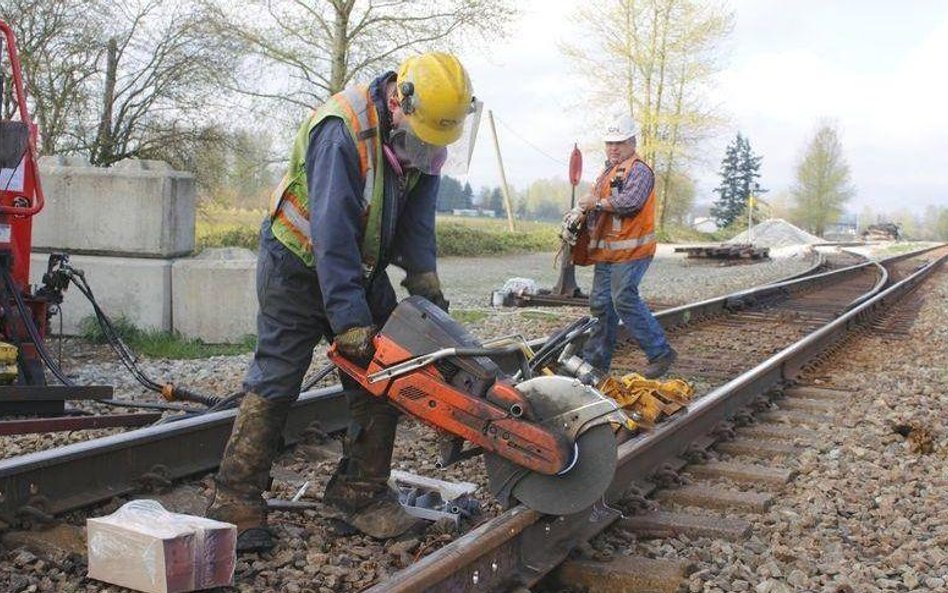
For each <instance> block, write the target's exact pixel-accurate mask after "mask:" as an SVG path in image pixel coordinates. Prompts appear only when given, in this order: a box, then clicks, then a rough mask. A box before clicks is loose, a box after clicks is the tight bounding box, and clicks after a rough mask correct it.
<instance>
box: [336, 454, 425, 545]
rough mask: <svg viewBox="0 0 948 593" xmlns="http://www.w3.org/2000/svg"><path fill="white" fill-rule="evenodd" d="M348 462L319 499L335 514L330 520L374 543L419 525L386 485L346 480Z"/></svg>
mask: <svg viewBox="0 0 948 593" xmlns="http://www.w3.org/2000/svg"><path fill="white" fill-rule="evenodd" d="M348 462H349V460H348V459H345V458H343V460H342V461H341V462H340V464H339V469H337V470H336V473H335V474H333V476H332V478H330V480H329V484H327V485H326V493H325V494H324V495H323V502H324V503H326V504H328V505H330V506H332V507H334V508H335V510H336V511H338V514H337V515H336V516H334V517H332V518H333V519H337V520H339V521H340V522H342V523H344V524H346V525H347V526H349V527H351V528H352V529H355V530H358V531H360V532H361V533H364V534H365V535H368V536H369V537H374V538H376V539H390V538H393V537H398V536H400V535H402V534H404V533H406V532H408V531H410V530H412V529H414V528H417V527H419V526H420V525H421V524H422V521H421V520H420V519H417V518H415V517H412V516H411V515H409V514H408V512H407V511H406V510H405V508H404V507H403V506H402V505H401V503H399V502H398V495H397V494H396V493H395V491H394V490H392V489H391V488H390V487H389V486H388V482H387V481H386V482H380V481H378V480H356V479H353V478H351V477H349V476H348V475H347V471H346V465H347V464H348Z"/></svg>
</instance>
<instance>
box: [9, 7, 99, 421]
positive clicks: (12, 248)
mask: <svg viewBox="0 0 948 593" xmlns="http://www.w3.org/2000/svg"><path fill="white" fill-rule="evenodd" d="M0 31H2V33H3V37H2V38H0V45H2V49H0V66H2V68H0V71H2V78H0V97H5V96H7V93H5V89H4V86H5V84H10V85H12V93H9V95H11V96H12V97H13V99H14V100H15V102H16V103H15V112H14V113H13V114H9V115H11V118H10V119H5V118H6V117H7V115H8V114H6V113H4V114H2V116H3V117H4V119H2V120H0V351H2V355H3V363H2V364H3V366H4V369H5V372H4V373H3V374H4V376H5V379H6V380H5V381H4V382H5V383H7V384H6V385H2V386H0V415H2V414H4V413H6V414H9V413H61V412H62V411H63V409H64V407H63V398H65V397H75V396H76V395H77V391H79V392H85V391H84V390H86V389H87V388H82V387H75V386H71V385H70V386H56V387H46V377H45V372H44V359H45V358H48V353H47V352H46V351H45V348H44V345H43V340H44V339H45V336H46V327H47V322H48V320H49V315H50V309H51V307H50V305H53V306H56V305H58V304H59V303H61V302H62V290H63V289H64V288H65V284H66V281H64V280H63V279H62V278H61V277H57V276H56V275H55V274H52V273H49V274H47V276H46V277H44V285H43V287H42V288H40V289H39V290H38V291H37V292H36V293H35V294H34V293H33V292H32V290H31V288H30V283H29V282H30V280H29V279H30V251H31V247H32V242H31V240H32V233H33V216H34V215H35V214H37V213H38V212H39V211H40V210H42V209H43V203H44V200H43V189H42V186H41V184H40V176H39V169H38V166H37V149H36V145H37V139H38V135H39V131H38V129H37V126H36V124H34V123H33V121H32V119H31V118H30V112H29V108H28V103H27V98H26V93H25V92H24V88H23V74H22V71H21V68H20V59H19V56H18V55H17V50H16V38H15V37H14V35H13V31H12V29H11V28H10V26H9V25H8V24H7V23H6V22H4V21H2V20H0ZM64 259H65V258H64V256H62V255H58V254H54V255H53V256H52V257H51V258H50V263H51V266H52V265H53V264H54V263H55V262H56V261H61V260H64ZM64 382H65V381H64ZM11 383H12V384H11ZM94 389H95V391H96V393H97V394H98V396H99V397H101V396H103V395H105V396H107V395H108V394H110V393H111V389H110V388H106V389H108V394H106V392H104V391H103V388H94ZM80 395H81V394H80ZM86 395H88V393H86Z"/></svg>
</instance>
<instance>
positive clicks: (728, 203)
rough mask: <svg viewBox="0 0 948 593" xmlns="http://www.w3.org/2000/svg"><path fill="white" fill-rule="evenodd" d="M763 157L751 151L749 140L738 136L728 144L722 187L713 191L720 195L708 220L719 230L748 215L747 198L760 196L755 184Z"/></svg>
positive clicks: (738, 134)
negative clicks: (710, 219)
mask: <svg viewBox="0 0 948 593" xmlns="http://www.w3.org/2000/svg"><path fill="white" fill-rule="evenodd" d="M762 160H763V157H762V156H759V155H755V154H754V152H753V150H751V146H750V141H748V139H747V138H745V137H744V136H742V135H741V133H740V132H738V133H737V137H736V138H735V139H734V141H733V142H731V143H730V144H728V146H727V151H726V152H725V154H724V160H722V161H721V173H720V175H721V185H720V186H718V187H716V188H715V189H714V191H715V192H716V193H717V194H718V195H719V196H720V197H719V198H718V199H717V200H716V201H715V202H714V205H713V206H712V207H711V217H712V218H714V221H715V222H716V223H717V225H718V226H719V227H726V226H728V225H729V224H731V223H732V222H734V221H735V220H736V219H737V218H738V217H740V216H741V215H742V214H745V213H746V212H747V200H748V198H750V196H751V195H752V194H753V195H755V196H756V195H758V194H760V193H763V192H764V191H766V190H764V189H762V188H761V187H760V184H759V183H757V179H758V178H759V177H760V163H761V161H762Z"/></svg>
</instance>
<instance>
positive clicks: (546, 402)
mask: <svg viewBox="0 0 948 593" xmlns="http://www.w3.org/2000/svg"><path fill="white" fill-rule="evenodd" d="M517 390H518V391H520V392H521V393H522V394H523V396H524V397H525V398H526V399H527V401H528V402H529V404H530V406H529V413H528V415H526V417H525V418H524V419H525V420H529V421H532V422H536V423H538V424H541V425H546V424H547V423H554V424H556V425H557V426H561V423H562V422H563V420H564V418H563V415H564V414H569V413H570V412H571V411H574V410H581V409H586V407H587V406H590V405H595V403H596V401H597V400H601V399H602V395H601V394H599V393H598V392H595V391H592V390H590V389H589V388H587V387H586V386H585V385H583V384H581V383H580V382H579V381H577V380H575V379H569V378H567V377H559V376H544V377H536V378H534V379H530V380H528V381H525V382H523V383H521V384H519V385H517ZM617 450H618V443H617V441H616V437H615V432H614V430H613V427H612V425H611V424H610V423H609V422H605V423H603V424H598V425H594V426H591V427H589V428H587V429H586V430H585V431H583V432H581V433H580V434H579V436H578V437H576V440H575V441H574V456H575V457H574V459H572V460H571V461H570V463H569V464H567V467H566V469H564V470H563V472H562V473H560V474H557V475H547V474H542V473H538V472H532V471H530V470H528V469H527V468H524V467H521V466H519V465H517V464H515V463H513V462H512V461H509V460H507V459H505V458H504V457H501V456H500V455H497V454H494V453H485V454H484V462H485V465H486V468H487V474H488V476H489V477H490V482H491V484H490V486H491V491H492V492H493V493H494V495H495V496H498V498H499V499H500V501H501V502H502V503H504V504H508V503H511V502H512V500H511V499H516V500H518V501H520V502H522V503H523V504H525V505H526V506H528V507H530V508H531V509H533V510H535V511H539V512H541V513H546V514H548V515H569V514H572V513H578V512H580V511H582V510H583V509H586V508H588V507H590V506H592V505H593V504H594V503H595V502H596V501H597V500H599V498H600V497H601V496H602V495H603V493H605V491H606V489H607V488H608V487H609V484H610V483H611V482H612V476H613V475H614V474H615V468H616V454H617Z"/></svg>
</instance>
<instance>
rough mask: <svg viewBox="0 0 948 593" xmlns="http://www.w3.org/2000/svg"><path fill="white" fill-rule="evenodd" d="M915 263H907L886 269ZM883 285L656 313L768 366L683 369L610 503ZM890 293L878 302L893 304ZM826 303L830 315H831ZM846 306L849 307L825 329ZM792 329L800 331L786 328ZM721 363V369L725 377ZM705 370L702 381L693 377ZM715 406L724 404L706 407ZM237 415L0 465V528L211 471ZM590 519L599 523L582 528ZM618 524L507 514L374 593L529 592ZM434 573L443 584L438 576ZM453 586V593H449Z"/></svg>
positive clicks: (629, 361) (312, 413)
mask: <svg viewBox="0 0 948 593" xmlns="http://www.w3.org/2000/svg"><path fill="white" fill-rule="evenodd" d="M913 257H915V256H914V255H913V254H906V255H904V256H900V257H899V258H896V259H894V260H893V261H890V262H889V263H888V264H887V265H890V266H891V265H893V264H895V263H897V262H902V261H907V260H909V259H912V258H913ZM906 265H908V264H906ZM888 281H889V278H888V274H887V273H885V272H884V271H883V270H882V268H880V267H879V266H877V265H875V264H872V263H863V264H858V265H854V266H850V267H846V268H843V269H841V270H836V271H832V272H827V273H822V274H816V275H811V276H809V277H807V278H802V279H796V280H790V281H787V282H783V283H778V284H774V285H769V286H764V287H759V288H757V289H752V290H747V291H742V292H739V293H735V294H733V295H729V296H727V297H722V298H719V299H710V300H707V301H703V302H701V303H696V304H694V305H689V306H685V307H676V308H672V309H669V310H667V311H664V312H663V313H661V314H660V315H659V319H660V320H661V322H662V324H663V325H664V326H665V327H666V328H668V329H669V330H670V331H671V332H672V333H673V335H679V334H680V333H687V332H702V331H710V330H706V329H704V328H705V327H713V328H714V330H713V331H711V333H712V334H717V333H721V332H723V331H730V330H731V329H733V328H732V327H730V326H729V325H728V323H734V322H735V321H736V320H740V323H750V322H752V321H753V322H754V323H758V324H760V325H758V327H759V328H760V327H766V328H768V329H767V332H764V333H766V335H767V338H766V340H767V346H765V347H762V348H761V349H760V351H759V352H757V353H755V354H754V356H756V357H758V358H759V359H760V360H763V359H764V358H767V357H768V356H770V362H771V364H770V366H768V367H766V368H765V367H764V366H763V365H758V367H757V368H755V369H753V370H752V372H751V373H744V374H742V375H740V376H739V377H738V378H736V379H732V380H728V379H729V378H731V377H734V376H735V375H738V374H739V372H740V370H741V369H740V368H738V367H739V364H738V362H740V360H739V357H738V354H734V355H729V356H728V357H726V358H722V360H721V361H720V362H721V365H716V364H711V362H717V361H707V360H706V361H705V363H707V364H706V365H705V366H707V368H708V370H707V371H702V368H703V367H701V366H700V365H697V364H696V365H693V366H692V367H690V368H689V369H688V371H689V374H692V376H693V378H695V379H700V380H701V381H702V382H703V383H701V386H702V390H703V391H704V392H705V393H704V395H703V397H702V398H701V399H700V400H699V401H697V402H696V403H695V404H694V405H693V406H692V408H691V410H690V412H689V414H688V415H687V422H684V421H675V422H671V423H669V424H667V425H663V426H660V427H659V429H658V430H656V431H654V432H652V433H649V434H647V435H644V436H640V437H637V438H635V439H633V440H631V441H629V442H626V443H624V444H623V445H622V448H621V451H620V453H621V461H620V465H619V469H618V471H617V475H616V480H615V482H614V484H613V487H612V488H611V489H610V492H609V494H608V496H607V500H617V499H619V498H621V497H622V496H623V495H624V494H625V492H626V491H627V490H628V489H629V487H630V486H629V485H630V483H631V482H632V480H633V479H636V478H638V479H641V478H642V477H643V476H648V475H650V474H651V473H652V472H653V471H654V470H655V469H656V468H660V467H662V466H663V465H664V464H665V463H667V461H666V460H667V459H670V458H673V457H675V456H677V455H678V454H679V453H681V452H682V450H679V449H680V442H679V441H681V442H684V440H685V437H687V436H689V435H693V434H699V433H700V434H702V435H703V434H705V433H707V432H708V431H709V430H711V429H712V428H713V427H714V425H716V424H717V423H719V422H720V421H721V420H722V419H724V418H727V417H730V416H733V415H734V414H735V413H737V412H738V411H739V410H740V409H741V408H742V407H743V406H744V405H746V403H747V402H748V401H752V400H753V399H754V398H755V397H756V396H757V395H758V394H760V393H761V392H762V391H763V390H765V388H766V386H767V385H771V384H776V383H777V382H778V381H780V380H782V379H784V378H787V377H791V376H793V374H794V372H796V371H797V370H798V369H799V368H800V367H801V366H802V365H803V364H805V360H806V358H805V356H804V354H806V353H809V352H811V351H813V349H819V348H822V347H825V346H826V345H827V344H829V343H831V342H832V341H834V340H835V339H837V338H836V337H835V331H836V330H835V329H833V330H832V331H831V332H829V333H827V331H825V330H827V329H828V328H830V327H834V328H835V327H839V322H840V320H841V319H845V320H847V321H846V324H848V323H850V321H848V320H850V319H853V320H860V321H861V320H862V319H864V318H865V317H866V316H867V315H868V314H869V312H874V311H877V310H878V307H879V305H878V304H875V305H872V306H870V302H863V304H862V305H859V302H860V299H861V298H864V295H866V294H869V293H872V294H877V293H879V292H880V291H881V290H883V287H884V285H885V283H886V282H888ZM887 294H888V293H887ZM894 294H895V293H892V294H891V295H889V296H887V297H886V298H888V299H891V298H892V296H893V295H894ZM834 299H835V302H836V305H833V301H834ZM875 302H876V301H871V303H875ZM803 303H807V304H808V305H807V306H804V305H803ZM834 306H835V309H834ZM807 307H810V308H807ZM847 307H856V308H855V309H854V310H852V311H850V313H848V314H847V315H846V316H845V317H843V318H840V319H837V320H836V321H834V322H832V323H830V324H829V325H826V324H827V321H829V320H830V319H832V318H833V317H834V315H837V314H838V313H840V312H842V311H843V310H845V309H846V308H847ZM867 311H868V312H867ZM728 316H743V317H740V318H738V317H731V320H732V321H731V322H726V321H725V320H726V319H727V318H728ZM788 319H792V320H795V321H797V323H790V324H787V323H783V321H785V320H788ZM853 323H855V321H853ZM709 324H710V325H709ZM715 324H717V325H715ZM782 325H789V326H791V327H792V331H791V332H790V333H789V334H782V333H780V332H779V331H778V329H777V328H778V327H779V326H782ZM820 325H822V326H823V329H822V330H821V331H822V332H823V333H822V334H820V335H818V336H816V337H813V336H811V337H809V338H807V340H809V341H810V342H811V345H809V346H807V347H806V348H803V347H798V348H797V349H796V350H794V348H793V347H791V348H790V349H789V350H790V352H789V353H788V352H787V351H786V350H784V351H782V352H781V353H780V354H774V352H776V351H777V350H779V346H780V341H781V340H784V341H785V343H787V344H788V343H790V342H788V341H787V340H793V339H794V338H795V337H799V336H801V335H804V334H805V333H806V329H807V328H812V327H818V326H820ZM757 333H762V332H760V331H759V330H758V332H757ZM778 334H779V335H778ZM801 351H802V352H801ZM696 354H697V353H696ZM781 356H783V358H781ZM686 358H687V356H683V357H682V359H683V360H684V359H686ZM696 358H697V357H696ZM619 360H621V361H622V363H623V364H625V365H634V364H635V360H634V357H632V356H631V355H628V356H625V355H623V356H619V357H617V362H618V361H619ZM752 360H753V359H752V357H750V356H747V355H746V354H745V356H744V357H743V362H744V363H745V364H748V363H750V362H752ZM689 364H690V363H689ZM722 365H723V366H726V368H724V369H723V370H722ZM771 367H773V368H771ZM702 372H704V373H705V374H704V375H701V373H702ZM727 373H730V375H728V374H727ZM344 395H345V394H344V392H343V391H342V390H341V389H339V388H330V389H324V390H319V391H315V392H310V393H306V394H304V395H303V396H302V397H301V398H300V401H299V402H298V403H297V407H296V410H295V412H294V413H293V414H291V421H290V423H289V425H288V426H287V431H286V437H287V440H288V442H293V441H295V440H296V439H297V438H298V437H299V435H300V434H301V433H302V432H303V430H304V429H305V428H306V427H307V426H308V425H309V424H310V423H311V421H312V420H313V419H315V418H317V417H318V418H319V419H320V421H321V423H322V428H323V430H325V431H327V432H333V431H337V430H341V429H342V428H343V427H344V425H345V422H346V417H345V416H346V413H345V406H344ZM725 400H726V401H725ZM719 401H720V402H722V403H715V404H713V405H712V403H711V402H719ZM233 415H234V412H233V411H227V412H218V413H214V414H208V415H205V416H202V417H198V418H191V419H187V420H182V421H179V422H174V423H169V424H165V425H160V426H156V427H150V428H146V429H140V430H135V431H130V432H127V433H124V434H120V435H116V436H112V437H106V438H103V439H96V440H93V441H87V442H83V443H78V444H75V445H70V446H67V447H62V448H59V449H54V450H49V451H44V452H40V453H34V454H29V455H24V456H20V457H17V458H11V459H7V460H2V461H0V520H2V521H4V522H6V523H9V524H16V523H20V522H24V521H25V522H42V521H46V520H50V519H51V518H52V517H54V516H56V515H59V514H62V513H65V512H67V511H71V510H74V509H78V508H82V507H86V506H90V505H93V504H96V503H98V502H101V501H104V500H108V499H111V498H112V497H115V496H119V495H122V494H127V493H130V492H134V491H136V490H139V489H140V488H142V487H143V486H148V485H149V484H151V483H156V482H157V483H163V482H164V483H166V482H168V481H174V480H177V479H180V478H184V477H187V476H192V475H197V474H202V473H206V472H208V471H211V470H213V469H214V468H215V467H216V464H217V462H218V460H219V459H220V455H221V452H222V450H223V446H224V443H225V441H226V438H227V435H228V434H229V430H230V424H231V422H232V420H233ZM709 426H710V428H709ZM673 437H674V438H673ZM590 516H593V517H595V518H596V520H595V521H592V522H591V521H589V518H590ZM616 516H617V515H616V514H615V513H614V512H613V511H611V510H610V509H609V508H608V505H602V507H601V508H596V509H593V511H592V515H590V514H588V513H587V514H584V515H583V516H582V517H576V516H574V517H563V518H550V517H542V516H540V515H538V514H537V513H534V512H532V511H529V510H528V509H525V508H522V507H518V508H514V509H511V510H510V511H508V512H506V513H504V514H502V515H500V516H498V517H496V518H495V519H492V520H490V521H489V522H488V523H486V524H485V525H483V526H481V527H479V528H477V529H476V530H475V531H472V532H471V533H469V534H467V535H465V536H463V537H462V538H460V539H458V540H457V541H455V542H454V543H452V544H450V545H449V546H446V547H445V548H442V550H440V551H438V552H435V553H434V554H432V555H430V556H428V557H426V558H425V559H423V560H422V561H421V562H419V563H418V564H417V565H415V566H413V568H411V569H410V571H408V572H404V573H398V574H396V575H395V576H393V577H392V578H391V579H389V580H387V581H386V582H385V583H384V585H379V586H377V587H376V588H375V589H374V590H375V591H399V590H401V591H422V590H433V591H436V590H452V591H453V590H458V591H462V590H476V591H491V590H502V588H503V587H507V586H508V585H510V584H511V583H523V584H530V583H533V582H536V580H537V579H539V578H540V577H541V576H542V575H543V574H545V572H547V571H549V570H550V569H551V568H552V567H553V566H555V565H556V564H557V563H558V562H559V561H560V560H562V558H563V557H565V555H566V553H567V552H568V551H569V550H570V549H571V548H572V547H574V546H575V545H577V543H579V542H581V541H585V540H586V539H588V538H589V537H591V536H592V535H593V534H595V533H596V532H598V531H599V530H601V529H602V528H604V527H605V526H606V525H608V524H609V523H611V522H612V521H613V520H614V519H615V518H616ZM445 562H447V564H445ZM437 575H441V576H440V577H438V578H435V577H436V576H437ZM445 577H446V578H447V580H445ZM439 578H440V579H441V580H439ZM455 586H457V587H458V588H456V589H455V588H452V587H455Z"/></svg>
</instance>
